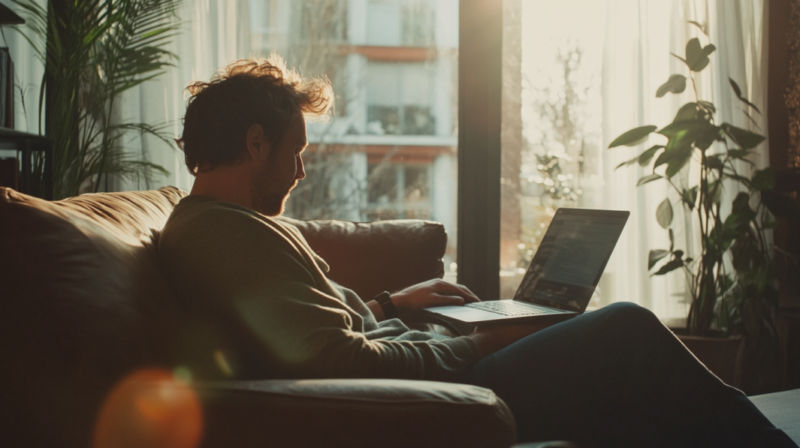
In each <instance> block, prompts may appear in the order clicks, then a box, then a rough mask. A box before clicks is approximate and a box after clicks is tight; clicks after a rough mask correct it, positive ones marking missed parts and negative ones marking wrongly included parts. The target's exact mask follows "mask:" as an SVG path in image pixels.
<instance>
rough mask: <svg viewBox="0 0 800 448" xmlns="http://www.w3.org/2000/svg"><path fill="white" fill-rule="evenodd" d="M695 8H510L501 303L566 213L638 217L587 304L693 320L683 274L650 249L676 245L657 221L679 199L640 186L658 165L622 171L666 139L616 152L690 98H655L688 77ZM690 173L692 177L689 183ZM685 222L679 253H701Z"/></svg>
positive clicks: (528, 0)
mask: <svg viewBox="0 0 800 448" xmlns="http://www.w3.org/2000/svg"><path fill="white" fill-rule="evenodd" d="M688 5H689V4H687V3H685V2H672V1H662V0H641V1H636V2H618V1H606V0H560V1H558V2H553V1H549V0H506V1H505V3H504V7H505V11H504V26H503V28H504V31H503V32H504V35H503V43H504V49H503V58H504V61H503V130H502V132H503V134H502V142H503V165H502V166H503V169H502V184H501V185H502V211H501V216H502V225H501V251H502V252H501V296H502V297H504V298H511V297H513V295H514V293H515V291H516V289H517V286H518V285H519V283H520V280H521V278H522V275H523V274H524V272H525V270H526V269H527V267H528V265H529V263H530V261H531V258H532V257H533V255H534V254H535V252H536V250H537V248H538V244H539V242H540V241H541V238H542V236H543V234H544V232H545V230H546V229H547V226H548V224H549V223H550V219H551V217H552V216H553V214H554V213H555V210H556V209H557V208H559V207H578V208H596V209H616V210H629V211H630V212H631V216H630V219H629V220H628V223H627V224H626V227H625V230H624V231H623V233H622V236H621V237H620V240H619V242H618V243H617V245H616V248H615V250H614V253H613V255H612V257H611V259H610V260H609V263H608V265H607V266H606V269H605V271H604V273H603V275H602V277H601V279H600V282H599V284H598V286H597V289H596V291H595V293H594V296H593V298H592V301H591V302H590V304H589V306H603V305H606V304H609V303H611V302H615V301H632V302H637V303H639V304H641V305H643V306H645V307H647V308H649V309H651V310H652V311H653V312H655V313H656V314H657V315H658V316H659V317H660V318H662V319H663V320H665V321H673V320H674V319H678V320H679V321H681V320H682V319H684V318H685V316H686V312H687V309H686V300H685V299H686V297H687V290H686V284H685V277H684V276H683V273H681V272H680V271H677V270H676V271H674V272H672V273H669V274H667V275H664V276H650V275H649V273H648V268H647V256H648V251H649V250H650V249H658V248H666V247H669V245H670V242H669V240H668V236H667V232H666V231H664V229H662V228H661V227H659V225H658V224H657V223H656V221H655V210H656V207H657V205H658V204H659V203H660V202H661V201H663V200H664V198H665V197H669V196H668V190H667V188H668V185H666V184H665V183H661V184H659V183H657V182H653V183H650V184H647V185H645V186H642V187H639V188H637V187H636V182H637V180H638V179H639V178H641V177H642V176H645V175H647V174H650V173H652V171H653V168H652V165H649V166H639V164H638V163H633V164H629V165H627V166H623V167H620V168H619V169H616V168H617V167H618V166H619V165H620V164H621V163H623V162H625V161H627V160H630V159H632V158H633V157H635V156H637V155H638V154H640V153H641V152H643V151H644V150H645V149H646V147H645V146H649V145H653V144H658V143H659V141H657V139H658V136H655V137H652V139H651V140H650V141H649V142H648V143H647V145H638V146H635V147H624V148H614V149H612V150H608V149H606V148H607V147H608V145H609V143H610V142H611V141H612V140H613V139H614V138H616V137H617V136H619V135H620V134H621V133H622V132H624V131H625V130H628V129H632V128H634V127H637V126H643V125H647V124H658V123H668V122H669V121H670V120H671V119H672V117H673V116H674V113H675V112H676V111H677V108H678V107H679V106H680V104H683V103H684V102H686V101H685V100H688V97H684V98H678V96H672V95H669V96H666V97H663V98H656V96H655V92H656V90H657V88H658V86H659V85H661V84H662V83H663V82H664V81H665V80H666V79H667V78H668V76H669V74H670V73H682V72H681V70H682V68H681V66H680V65H679V64H680V62H679V61H678V60H677V59H675V58H673V57H672V56H670V53H676V54H680V53H682V52H683V46H684V45H685V41H686V40H684V38H685V37H686V38H687V39H688V37H691V36H694V35H696V33H697V32H698V31H696V30H695V29H694V26H693V25H691V24H688V23H687V21H688V20H694V17H695V16H694V13H695V12H696V11H695V10H694V9H693V7H690V6H688ZM688 90H689V89H687V91H688ZM685 94H686V95H689V92H686V93H685ZM681 100H684V101H681ZM690 175H691V173H690V170H688V169H687V170H684V171H682V173H681V176H679V177H680V178H681V179H683V180H682V181H681V182H683V181H686V179H688V178H689V176H690ZM673 199H674V198H673ZM678 213H680V212H678ZM678 219H690V218H688V217H687V216H685V215H679V217H677V218H676V220H678ZM683 227H684V226H676V227H675V233H674V242H675V244H676V247H681V246H683V247H692V244H694V243H693V242H692V238H693V236H692V233H691V229H690V231H686V232H684V231H683V230H681V229H682V228H683ZM689 227H691V226H689ZM687 250H688V249H687ZM687 253H688V252H687ZM674 322H678V321H674ZM678 324H679V325H681V323H678Z"/></svg>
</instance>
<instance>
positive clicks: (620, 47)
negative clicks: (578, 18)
mask: <svg viewBox="0 0 800 448" xmlns="http://www.w3.org/2000/svg"><path fill="white" fill-rule="evenodd" d="M764 7H765V4H764V1H763V0H672V1H663V0H609V3H608V14H607V24H606V39H605V49H604V59H603V81H602V95H603V139H604V147H607V146H608V144H609V143H610V142H611V140H613V139H614V138H616V137H617V136H619V135H620V134H622V133H623V132H625V131H627V130H628V129H631V128H634V127H637V126H643V125H649V124H652V125H657V126H659V127H663V126H664V125H666V124H668V123H670V122H671V121H672V119H673V117H674V115H675V113H676V112H677V110H678V108H679V107H680V105H682V104H684V103H686V102H690V101H694V91H693V89H692V88H691V86H687V89H686V91H685V92H683V93H682V94H680V95H673V94H668V95H667V96H665V97H663V98H656V97H655V92H656V90H657V89H658V87H659V86H660V85H661V84H662V83H664V82H665V81H666V80H667V79H668V78H669V76H670V75H671V74H673V73H680V74H683V75H688V69H687V68H686V67H685V66H684V65H683V63H682V62H680V61H678V60H677V59H676V58H674V57H672V56H670V52H671V53H675V54H677V55H683V54H684V51H685V50H684V49H685V46H686V42H688V41H689V40H690V39H692V38H694V37H698V38H699V39H700V41H701V43H702V44H703V45H706V44H707V43H708V42H711V43H713V44H714V45H715V46H716V47H717V51H716V52H715V53H714V54H713V55H712V58H711V63H710V64H709V67H708V68H706V69H705V70H704V71H703V72H701V73H699V74H695V80H696V82H697V94H698V97H699V99H701V100H707V101H711V102H713V103H714V104H715V105H716V106H717V109H718V113H717V121H718V122H720V123H721V122H729V123H731V124H734V125H736V126H739V127H742V128H746V129H751V130H754V131H759V130H758V129H757V128H755V127H754V126H753V125H752V124H751V123H749V120H748V119H747V117H746V116H745V115H744V113H743V112H742V107H741V104H740V103H739V101H738V100H737V99H735V97H734V96H733V95H732V91H731V87H730V84H729V82H728V77H732V78H734V80H735V81H736V82H737V83H738V84H739V85H740V86H741V88H742V90H743V94H744V95H746V96H747V97H748V98H749V99H751V101H752V102H754V103H755V104H756V105H758V106H759V107H760V108H761V109H762V110H763V109H765V108H766V104H765V103H764V99H765V97H766V96H765V92H766V85H765V82H766V76H765V70H766V59H765V58H766V54H767V51H766V48H765V40H764V39H763V38H762V37H763V36H764V28H765V15H764ZM689 21H695V22H698V23H700V24H703V25H704V26H705V29H706V32H707V33H708V36H706V35H704V34H703V32H701V31H700V30H699V29H698V28H697V27H696V26H694V25H692V24H689V23H688V22H689ZM759 121H760V123H759V124H760V126H761V129H762V130H763V129H766V117H762V118H761V119H760V120H759ZM761 132H763V131H761ZM663 141H666V140H659V136H656V135H653V136H651V138H650V140H648V141H647V142H646V143H644V144H642V145H639V146H637V147H634V148H627V147H624V148H615V149H612V150H606V151H604V159H603V164H604V166H603V174H604V179H605V192H604V197H605V201H606V202H605V206H606V207H607V208H613V209H623V210H630V211H631V218H630V220H629V221H628V224H627V228H626V230H625V234H623V237H622V238H621V239H620V242H619V244H618V246H617V248H616V250H615V253H614V255H613V257H612V259H611V261H610V262H609V265H608V267H607V269H606V273H607V275H606V276H605V277H606V278H605V279H604V281H603V283H602V284H601V288H604V289H605V291H603V294H602V296H603V297H606V298H611V299H612V300H627V301H633V302H637V303H640V304H641V305H643V306H645V307H647V308H649V309H651V310H653V311H654V312H655V313H656V314H657V315H659V317H661V318H662V319H663V320H666V321H669V322H672V323H675V324H679V323H681V320H682V319H683V318H685V316H686V313H687V311H688V308H687V306H688V305H687V301H688V300H689V294H688V290H687V288H686V283H685V278H684V275H683V273H681V272H680V271H673V272H672V273H670V274H667V275H665V276H661V277H650V276H649V274H648V271H647V253H648V251H649V250H650V249H657V248H661V249H666V248H668V247H669V240H668V236H667V235H668V234H667V232H666V231H665V230H664V229H662V228H661V227H660V226H659V225H658V223H657V222H656V219H655V210H656V207H658V204H659V203H660V202H661V201H663V200H664V198H666V197H669V198H670V199H671V201H672V203H673V207H674V209H675V210H676V215H675V221H674V222H673V228H674V230H675V245H676V248H683V249H684V250H685V251H686V252H687V254H692V253H696V252H697V248H699V235H698V234H697V230H696V229H695V228H693V226H694V225H695V223H694V220H692V219H691V217H690V216H685V215H683V214H682V213H680V212H678V210H682V208H681V207H680V206H679V204H680V202H679V198H678V197H677V195H676V194H675V193H674V192H673V191H669V190H668V189H667V185H666V183H665V182H661V181H657V182H652V183H649V184H646V185H644V186H641V187H636V182H637V180H638V179H639V178H640V177H642V176H644V175H646V174H649V167H646V168H641V167H639V166H638V165H636V164H635V165H632V166H629V167H624V168H620V169H619V170H615V167H616V166H617V165H618V164H619V163H621V162H623V161H625V160H629V159H630V158H632V157H634V156H636V155H637V154H639V153H641V152H642V151H643V150H644V149H646V148H648V147H649V146H650V145H654V144H660V143H663ZM756 159H757V160H754V162H756V164H757V165H759V166H765V165H766V164H767V163H768V150H767V146H766V145H764V144H762V145H761V146H760V147H759V148H758V154H757V157H756ZM742 169H743V170H744V169H745V167H742ZM678 176H679V179H678V181H679V183H681V184H683V185H684V186H686V185H690V184H691V185H694V184H696V181H694V179H695V177H696V176H697V167H696V166H688V167H687V168H684V170H683V171H682V172H681V173H680V174H679V175H678ZM732 188H733V186H728V189H727V190H726V191H725V195H726V197H727V199H724V200H723V203H729V202H730V200H732V198H733V197H734V196H735V193H736V191H733V190H732ZM679 220H682V221H683V222H679ZM684 229H685V230H684Z"/></svg>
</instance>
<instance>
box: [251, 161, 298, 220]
mask: <svg viewBox="0 0 800 448" xmlns="http://www.w3.org/2000/svg"><path fill="white" fill-rule="evenodd" d="M274 177H275V176H274V173H271V172H270V169H269V165H265V166H264V167H262V169H261V170H260V171H259V173H258V175H256V176H255V178H254V179H253V192H252V201H253V207H254V208H255V211H257V212H258V213H261V214H262V215H267V216H278V215H280V214H281V213H283V210H284V208H285V206H286V200H287V199H289V193H290V192H291V191H292V189H293V188H294V187H295V186H296V185H297V180H296V179H295V180H293V181H292V182H291V183H290V184H289V185H274V181H272V179H274Z"/></svg>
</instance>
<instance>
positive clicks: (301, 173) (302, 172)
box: [294, 154, 306, 180]
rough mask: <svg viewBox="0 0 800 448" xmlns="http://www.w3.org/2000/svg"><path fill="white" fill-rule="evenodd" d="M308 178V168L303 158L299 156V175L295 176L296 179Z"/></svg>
mask: <svg viewBox="0 0 800 448" xmlns="http://www.w3.org/2000/svg"><path fill="white" fill-rule="evenodd" d="M305 177H306V167H305V165H303V157H302V156H301V155H300V154H298V155H297V173H296V174H295V176H294V178H295V179H296V180H301V179H305Z"/></svg>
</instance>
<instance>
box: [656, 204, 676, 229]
mask: <svg viewBox="0 0 800 448" xmlns="http://www.w3.org/2000/svg"><path fill="white" fill-rule="evenodd" d="M672 216H673V214H672V204H671V203H670V202H669V198H667V199H664V200H663V201H661V204H658V208H657V209H656V221H658V225H660V226H661V227H662V228H664V229H669V226H670V225H671V224H672Z"/></svg>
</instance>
